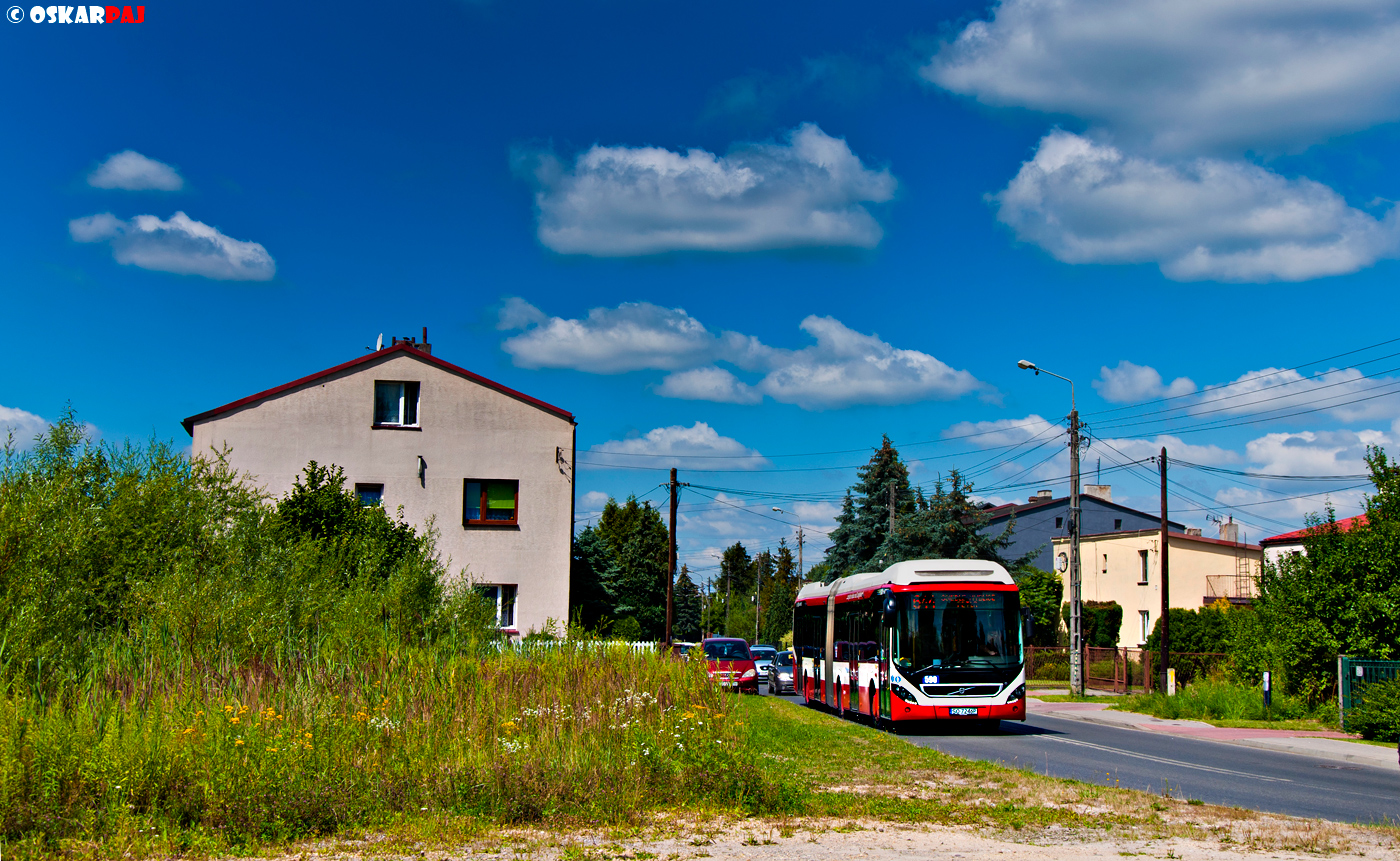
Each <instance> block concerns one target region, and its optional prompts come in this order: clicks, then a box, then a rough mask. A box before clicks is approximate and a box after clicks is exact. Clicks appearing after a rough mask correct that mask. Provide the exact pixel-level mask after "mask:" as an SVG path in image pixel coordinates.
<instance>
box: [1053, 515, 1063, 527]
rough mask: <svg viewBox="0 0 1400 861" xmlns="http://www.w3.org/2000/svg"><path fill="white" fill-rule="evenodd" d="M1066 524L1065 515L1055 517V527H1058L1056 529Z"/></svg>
mask: <svg viewBox="0 0 1400 861" xmlns="http://www.w3.org/2000/svg"><path fill="white" fill-rule="evenodd" d="M1064 525H1065V519H1064V518H1063V517H1056V518H1055V528H1056V529H1059V528H1060V527H1061V526H1064Z"/></svg>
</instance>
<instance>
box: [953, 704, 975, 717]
mask: <svg viewBox="0 0 1400 861" xmlns="http://www.w3.org/2000/svg"><path fill="white" fill-rule="evenodd" d="M948 714H950V715H952V716H953V717H977V709H976V708H975V707H973V706H955V707H953V708H950V709H948Z"/></svg>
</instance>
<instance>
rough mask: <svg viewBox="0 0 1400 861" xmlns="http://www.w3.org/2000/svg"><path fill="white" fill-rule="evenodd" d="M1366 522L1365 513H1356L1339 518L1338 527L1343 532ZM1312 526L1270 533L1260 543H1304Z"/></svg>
mask: <svg viewBox="0 0 1400 861" xmlns="http://www.w3.org/2000/svg"><path fill="white" fill-rule="evenodd" d="M1365 522H1366V515H1364V514H1358V515H1356V516H1355V517H1348V518H1346V519H1345V520H1338V521H1337V528H1338V529H1340V530H1342V531H1343V532H1346V531H1347V530H1349V529H1351V528H1352V527H1353V526H1355V525H1357V524H1358V523H1365ZM1311 528H1312V527H1306V526H1305V527H1303V528H1302V529H1295V530H1293V531H1292V532H1284V533H1282V534H1281V535H1270V536H1269V537H1268V538H1265V539H1262V540H1261V541H1260V542H1259V543H1260V544H1300V543H1302V541H1303V539H1304V538H1306V537H1308V532H1309V531H1310V530H1311Z"/></svg>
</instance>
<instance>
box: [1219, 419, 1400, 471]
mask: <svg viewBox="0 0 1400 861" xmlns="http://www.w3.org/2000/svg"><path fill="white" fill-rule="evenodd" d="M1389 441H1390V440H1389V439H1388V437H1387V436H1386V435H1385V434H1384V433H1383V432H1381V431H1375V430H1362V431H1349V430H1334V431H1302V432H1300V433H1271V434H1265V435H1264V436H1262V437H1259V438H1258V439H1253V440H1250V441H1249V442H1248V443H1247V444H1246V445H1245V454H1246V456H1247V457H1248V458H1249V462H1250V463H1251V464H1254V465H1255V470H1254V471H1257V472H1263V473H1268V474H1270V475H1365V474H1366V473H1367V472H1368V470H1367V468H1366V460H1365V455H1366V446H1368V445H1384V444H1386V443H1387V442H1389Z"/></svg>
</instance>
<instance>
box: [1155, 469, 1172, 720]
mask: <svg viewBox="0 0 1400 861" xmlns="http://www.w3.org/2000/svg"><path fill="white" fill-rule="evenodd" d="M1158 466H1160V467H1161V469H1162V535H1161V538H1160V542H1161V545H1162V550H1161V552H1160V554H1159V555H1160V558H1161V560H1162V666H1161V667H1160V669H1161V672H1160V673H1159V676H1160V678H1161V687H1159V688H1158V690H1160V691H1162V692H1164V693H1165V692H1166V690H1167V664H1168V663H1169V662H1170V661H1171V631H1170V630H1169V627H1170V624H1171V622H1170V620H1171V580H1170V571H1169V569H1168V566H1167V542H1168V540H1169V537H1168V535H1167V447H1166V446H1162V456H1161V459H1160V461H1159V462H1158Z"/></svg>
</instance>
